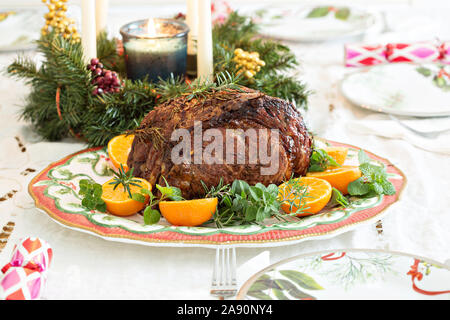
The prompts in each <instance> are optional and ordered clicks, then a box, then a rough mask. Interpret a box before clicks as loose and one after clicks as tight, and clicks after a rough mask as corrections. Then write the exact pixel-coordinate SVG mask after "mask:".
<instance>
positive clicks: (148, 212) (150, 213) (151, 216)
mask: <svg viewBox="0 0 450 320" xmlns="http://www.w3.org/2000/svg"><path fill="white" fill-rule="evenodd" d="M160 219H161V215H160V213H159V211H158V210H156V209H152V208H151V207H150V206H149V207H147V208H145V210H144V223H145V224H155V223H158V222H159V220H160Z"/></svg>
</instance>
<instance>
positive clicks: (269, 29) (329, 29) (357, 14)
mask: <svg viewBox="0 0 450 320" xmlns="http://www.w3.org/2000/svg"><path fill="white" fill-rule="evenodd" d="M319 7H320V8H324V7H332V6H331V5H330V6H327V5H319V4H318V5H314V6H298V7H293V8H291V7H284V8H270V9H269V8H267V9H261V10H260V11H259V13H260V14H259V18H257V22H259V23H261V30H260V33H261V34H262V35H264V36H267V37H273V38H277V39H282V40H291V41H301V42H319V41H328V40H335V39H340V38H348V37H355V36H360V35H363V34H364V33H366V32H367V31H368V30H369V29H370V28H372V27H374V26H375V25H376V22H377V19H376V17H375V15H373V14H372V13H369V12H367V11H364V10H362V9H358V8H354V7H348V6H336V8H335V9H334V7H333V9H330V10H331V11H329V13H327V14H325V15H323V16H322V14H320V16H316V17H311V12H312V11H313V10H321V9H318V8H319ZM342 9H344V10H348V13H349V14H348V16H347V17H346V18H340V19H339V18H336V14H335V13H336V11H335V10H342ZM323 14H324V13H323ZM313 15H314V14H313ZM338 16H339V15H338Z"/></svg>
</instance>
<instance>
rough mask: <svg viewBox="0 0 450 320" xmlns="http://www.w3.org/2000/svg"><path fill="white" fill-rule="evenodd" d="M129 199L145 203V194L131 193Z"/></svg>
mask: <svg viewBox="0 0 450 320" xmlns="http://www.w3.org/2000/svg"><path fill="white" fill-rule="evenodd" d="M131 199H133V200H134V201H139V202H142V203H145V196H144V195H142V194H140V193H132V194H131Z"/></svg>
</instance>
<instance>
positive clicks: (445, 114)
mask: <svg viewBox="0 0 450 320" xmlns="http://www.w3.org/2000/svg"><path fill="white" fill-rule="evenodd" d="M392 64H394V63H391V64H378V65H374V66H364V67H358V68H357V69H358V70H355V71H354V72H349V73H347V74H345V75H344V76H343V78H342V79H341V80H340V81H339V91H340V92H341V94H342V96H343V97H344V98H345V99H346V100H347V101H348V102H350V103H351V104H352V105H354V106H356V107H359V108H362V109H365V110H369V111H374V112H379V113H386V114H392V115H396V116H410V117H417V118H429V117H448V116H450V108H449V110H448V111H442V112H427V111H424V112H410V111H402V110H398V109H395V108H389V107H377V106H373V105H369V104H361V103H358V102H357V101H355V100H353V99H352V98H350V97H349V96H348V95H347V93H346V92H345V90H344V84H345V82H346V81H348V79H349V78H350V77H352V76H354V75H355V74H360V73H365V72H369V71H370V70H372V69H373V68H381V67H386V66H387V65H392ZM430 64H432V62H430ZM395 65H413V66H421V65H422V63H413V62H395Z"/></svg>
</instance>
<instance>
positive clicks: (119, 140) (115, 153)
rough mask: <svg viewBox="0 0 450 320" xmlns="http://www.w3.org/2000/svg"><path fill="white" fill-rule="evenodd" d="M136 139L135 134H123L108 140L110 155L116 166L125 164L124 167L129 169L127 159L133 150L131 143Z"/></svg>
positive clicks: (126, 169)
mask: <svg viewBox="0 0 450 320" xmlns="http://www.w3.org/2000/svg"><path fill="white" fill-rule="evenodd" d="M133 140H134V135H133V134H130V135H128V136H127V135H124V134H121V135H119V136H116V137H114V138H112V139H111V140H109V142H108V155H109V158H110V159H111V162H112V163H113V165H114V166H115V167H116V168H120V165H121V164H122V165H123V169H124V170H125V171H128V166H127V160H128V154H129V153H130V150H131V145H132V143H133Z"/></svg>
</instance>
